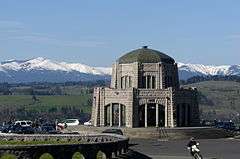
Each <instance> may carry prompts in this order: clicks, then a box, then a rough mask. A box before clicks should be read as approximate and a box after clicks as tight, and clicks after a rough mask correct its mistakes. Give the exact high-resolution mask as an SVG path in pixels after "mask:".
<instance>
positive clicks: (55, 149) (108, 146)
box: [0, 134, 129, 159]
mask: <svg viewBox="0 0 240 159" xmlns="http://www.w3.org/2000/svg"><path fill="white" fill-rule="evenodd" d="M0 139H1V140H14V141H26V140H27V141H36V140H44V141H46V140H51V141H52V140H58V141H59V140H67V141H69V142H71V140H74V141H76V140H77V141H79V144H57V145H56V144H55V145H54V144H52V145H49V144H47V145H0V157H2V156H3V155H4V154H13V155H15V156H16V157H17V159H39V158H40V156H41V155H42V154H44V153H50V154H51V155H52V156H53V157H54V159H72V156H73V154H74V153H75V152H80V153H81V154H83V156H84V158H85V159H95V158H96V156H97V153H98V152H99V151H101V152H103V153H104V154H105V155H106V157H107V158H112V154H114V155H115V156H117V155H118V154H121V153H125V152H126V151H127V149H128V140H129V139H128V138H127V137H124V136H121V135H113V134H101V135H1V136H0Z"/></svg>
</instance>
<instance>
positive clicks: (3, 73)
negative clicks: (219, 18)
mask: <svg viewBox="0 0 240 159" xmlns="http://www.w3.org/2000/svg"><path fill="white" fill-rule="evenodd" d="M178 69H179V77H180V80H186V79H188V78H191V77H194V76H214V75H223V76H229V75H239V76H240V65H220V66H214V65H202V64H184V63H181V62H179V63H178ZM110 76H111V68H110V67H91V66H88V65H85V64H81V63H67V62H58V61H55V60H50V59H47V58H43V57H37V58H32V59H28V60H14V59H11V60H6V61H3V62H1V63H0V82H43V81H47V82H51V81H52V82H55V81H56V82H58V81H59V82H66V81H80V80H90V81H92V80H101V79H110Z"/></svg>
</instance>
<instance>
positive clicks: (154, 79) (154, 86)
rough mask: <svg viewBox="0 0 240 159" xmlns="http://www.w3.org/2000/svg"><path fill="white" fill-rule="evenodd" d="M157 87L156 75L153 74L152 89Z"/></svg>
mask: <svg viewBox="0 0 240 159" xmlns="http://www.w3.org/2000/svg"><path fill="white" fill-rule="evenodd" d="M155 88H156V77H155V76H152V89H155Z"/></svg>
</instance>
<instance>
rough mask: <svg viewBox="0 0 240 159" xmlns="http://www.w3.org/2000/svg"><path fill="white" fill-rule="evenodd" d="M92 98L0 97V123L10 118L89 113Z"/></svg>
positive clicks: (78, 96) (79, 96)
mask: <svg viewBox="0 0 240 159" xmlns="http://www.w3.org/2000/svg"><path fill="white" fill-rule="evenodd" d="M91 99H92V97H91V95H90V94H82V95H71V96H63V95H62V96H36V99H35V100H34V99H33V96H31V95H2V96H0V121H3V120H4V119H5V120H6V119H9V118H10V117H11V116H13V117H14V118H17V119H25V118H28V119H32V118H35V117H42V116H44V117H45V118H51V119H54V118H60V119H62V118H67V117H68V118H69V117H72V118H73V117H75V118H76V117H80V116H81V114H83V113H90V111H91V103H92V101H91Z"/></svg>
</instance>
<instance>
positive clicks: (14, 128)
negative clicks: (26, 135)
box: [2, 125, 21, 133]
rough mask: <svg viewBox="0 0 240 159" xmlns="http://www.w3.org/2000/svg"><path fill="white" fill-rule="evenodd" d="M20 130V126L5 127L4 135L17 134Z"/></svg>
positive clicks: (3, 129)
mask: <svg viewBox="0 0 240 159" xmlns="http://www.w3.org/2000/svg"><path fill="white" fill-rule="evenodd" d="M20 130H21V126H20V125H4V126H3V128H2V133H17V132H19V131H20Z"/></svg>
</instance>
